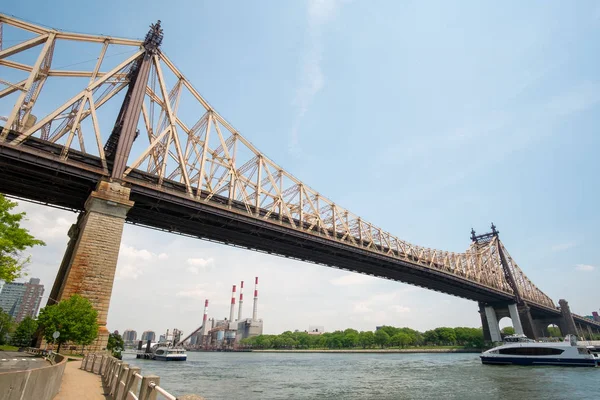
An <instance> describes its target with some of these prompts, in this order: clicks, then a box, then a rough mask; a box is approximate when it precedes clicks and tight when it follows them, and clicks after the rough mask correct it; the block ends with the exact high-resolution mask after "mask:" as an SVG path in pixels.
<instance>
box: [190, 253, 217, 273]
mask: <svg viewBox="0 0 600 400" xmlns="http://www.w3.org/2000/svg"><path fill="white" fill-rule="evenodd" d="M214 261H215V260H214V259H213V258H212V257H211V258H188V259H187V263H188V265H190V267H188V268H187V270H188V271H189V272H191V273H193V274H197V273H199V272H200V271H210V270H211V269H212V267H213V265H214Z"/></svg>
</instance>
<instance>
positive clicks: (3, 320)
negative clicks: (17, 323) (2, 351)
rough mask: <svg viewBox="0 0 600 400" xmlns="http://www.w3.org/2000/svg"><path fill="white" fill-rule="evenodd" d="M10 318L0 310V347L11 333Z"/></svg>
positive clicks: (12, 322) (12, 325) (12, 326)
mask: <svg viewBox="0 0 600 400" xmlns="http://www.w3.org/2000/svg"><path fill="white" fill-rule="evenodd" d="M13 328H14V321H13V319H12V317H11V316H10V315H9V314H7V313H5V312H4V311H3V310H2V309H1V308H0V345H2V344H5V343H6V337H7V336H8V335H9V334H10V333H11V332H12V331H13Z"/></svg>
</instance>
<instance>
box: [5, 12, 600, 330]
mask: <svg viewBox="0 0 600 400" xmlns="http://www.w3.org/2000/svg"><path fill="white" fill-rule="evenodd" d="M153 31H154V34H152V32H153ZM161 40H162V30H161V29H160V22H159V24H157V25H153V26H152V29H151V32H149V34H148V36H147V37H146V38H145V39H144V40H132V39H121V38H114V37H109V36H96V35H86V34H78V33H70V32H64V31H60V30H55V29H49V28H46V27H41V26H38V25H34V24H31V23H28V22H24V21H21V20H18V19H15V18H12V17H9V16H7V15H2V14H0V118H1V119H0V191H1V192H4V193H7V194H9V195H13V196H18V197H22V198H25V199H28V200H32V201H37V202H42V203H46V204H51V205H55V206H58V207H64V208H68V209H72V210H84V203H85V201H86V199H87V198H88V196H89V195H90V193H91V192H92V190H94V188H95V187H96V185H97V184H98V182H99V181H100V180H102V179H111V180H114V181H119V182H122V183H124V184H125V185H127V186H128V187H130V188H131V196H130V198H131V200H132V201H134V202H135V205H134V206H133V208H131V210H130V211H129V213H128V214H127V221H128V222H130V223H133V224H139V225H144V226H148V227H152V228H156V229H161V230H165V231H169V232H176V233H179V234H184V235H189V236H193V237H198V238H202V239H208V240H213V241H218V242H222V243H226V244H229V245H235V246H241V247H244V248H248V249H254V250H258V251H262V252H267V253H271V254H277V255H282V256H285V257H289V258H294V259H298V260H303V261H308V262H313V263H318V264H323V265H327V266H331V267H336V268H341V269H346V270H350V271H355V272H359V273H364V274H369V275H373V276H377V277H382V278H386V279H392V280H397V281H401V282H405V283H409V284H413V285H417V286H421V287H425V288H428V289H432V290H436V291H440V292H444V293H447V294H451V295H455V296H459V297H462V298H466V299H470V300H475V301H478V302H482V303H501V302H507V303H508V302H514V301H515V299H516V300H518V301H520V302H526V303H527V304H528V305H529V307H530V308H531V312H532V314H533V315H537V316H542V317H543V316H553V315H559V314H560V310H559V309H558V307H557V306H556V305H555V303H554V302H553V301H552V299H551V298H550V297H549V296H547V295H546V294H544V293H543V292H542V291H541V290H540V289H539V288H537V287H536V286H535V285H534V284H533V283H532V282H531V280H530V279H528V278H527V276H526V275H525V274H524V273H523V271H522V270H521V268H520V267H519V266H518V265H517V263H516V262H515V260H514V259H513V258H512V257H511V256H510V255H509V253H508V251H507V250H506V248H505V247H504V245H503V244H502V242H501V241H500V239H499V236H498V234H497V231H496V230H495V228H494V227H493V231H492V234H490V235H487V236H486V235H483V236H484V237H477V236H475V235H474V234H473V240H472V243H471V245H470V247H469V248H468V249H467V250H466V251H465V252H464V253H453V252H448V251H443V250H436V249H430V248H425V247H422V246H417V245H414V244H411V243H408V242H406V241H404V240H402V239H400V238H398V237H396V236H394V235H392V234H391V233H389V232H386V231H384V230H382V229H381V228H379V227H377V226H375V225H374V224H372V223H370V222H368V221H365V220H364V219H362V218H361V217H359V216H357V215H355V214H353V213H352V212H350V211H349V210H347V209H345V208H343V207H341V206H340V205H338V204H336V203H335V202H334V201H332V200H330V199H328V198H327V197H325V196H323V195H321V194H320V193H319V192H317V191H316V190H314V189H312V188H311V187H309V186H308V185H306V184H304V183H303V182H302V181H300V180H299V179H297V178H296V177H294V176H293V175H292V174H290V173H288V172H287V171H285V170H284V169H283V168H282V167H280V166H279V165H277V164H276V163H275V162H274V161H273V160H271V159H270V158H269V157H267V156H266V155H265V154H263V153H261V152H260V151H259V150H258V149H257V148H256V147H254V146H253V145H252V144H251V143H250V141H248V140H247V139H246V138H245V137H244V136H243V135H242V134H241V133H240V132H239V131H237V130H236V129H235V128H234V127H233V126H232V125H231V124H229V123H228V122H227V121H226V120H225V119H224V118H223V117H222V116H221V115H220V114H219V113H218V112H217V111H216V110H215V109H214V108H213V107H212V106H211V105H210V104H209V103H208V102H207V101H206V100H205V99H204V97H202V95H201V94H200V92H199V91H198V90H197V89H196V88H195V87H194V86H193V85H192V83H191V82H190V81H189V80H187V79H186V77H185V76H184V75H183V73H182V72H180V71H179V70H178V69H177V67H176V66H175V64H174V63H173V62H172V61H171V59H170V58H169V57H167V55H166V54H165V53H164V52H163V51H162V50H161V49H160V48H159V46H160V41H161ZM129 106H131V107H129ZM134 106H135V107H137V109H138V110H140V111H139V112H138V114H137V116H136V115H133V117H128V114H127V113H128V110H129V109H131V108H133V107H134ZM127 124H129V126H126V125H127ZM125 129H129V130H131V129H133V130H135V135H130V137H129V139H127V140H129V143H125V144H122V143H121V142H122V141H124V140H125V139H124V136H120V132H121V131H123V130H125ZM125 141H126V140H125ZM575 318H576V320H577V322H578V323H581V324H593V322H592V321H589V320H587V319H585V318H582V317H579V316H575ZM596 325H597V326H598V327H600V324H596Z"/></svg>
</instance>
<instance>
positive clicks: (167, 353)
mask: <svg viewBox="0 0 600 400" xmlns="http://www.w3.org/2000/svg"><path fill="white" fill-rule="evenodd" d="M151 350H152V353H151V354H152V355H151V358H152V359H153V360H159V361H185V360H187V354H186V352H185V349H184V348H183V347H180V346H173V345H172V344H171V342H162V343H158V344H155V345H154V346H152V348H151Z"/></svg>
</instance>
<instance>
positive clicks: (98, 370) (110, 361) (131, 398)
mask: <svg viewBox="0 0 600 400" xmlns="http://www.w3.org/2000/svg"><path fill="white" fill-rule="evenodd" d="M80 368H81V369H82V370H84V371H88V372H91V373H94V374H98V375H100V376H101V380H102V384H103V386H104V387H105V389H106V390H107V392H108V396H109V398H110V399H111V400H156V399H157V394H160V398H164V399H166V400H177V397H175V396H174V395H172V394H171V393H169V392H167V391H166V390H165V389H164V388H162V387H160V386H159V384H160V377H158V376H155V375H148V376H143V375H142V374H141V370H140V368H138V367H132V366H129V364H127V363H124V362H123V361H121V360H118V359H116V358H115V357H112V356H109V355H107V354H96V353H90V354H87V355H86V356H85V357H83V359H82V360H81V367H80Z"/></svg>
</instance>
